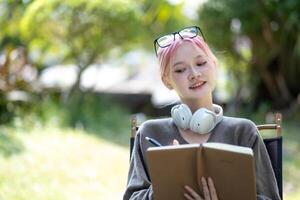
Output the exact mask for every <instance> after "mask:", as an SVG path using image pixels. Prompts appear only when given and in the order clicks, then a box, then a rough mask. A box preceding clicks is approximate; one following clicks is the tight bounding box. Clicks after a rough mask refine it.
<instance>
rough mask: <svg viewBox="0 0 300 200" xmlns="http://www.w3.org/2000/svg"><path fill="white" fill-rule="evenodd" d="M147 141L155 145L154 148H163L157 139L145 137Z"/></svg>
mask: <svg viewBox="0 0 300 200" xmlns="http://www.w3.org/2000/svg"><path fill="white" fill-rule="evenodd" d="M145 139H146V140H147V141H148V142H150V143H151V144H153V145H154V146H157V147H160V146H162V145H161V144H160V143H159V142H157V141H156V140H155V139H153V138H149V137H145Z"/></svg>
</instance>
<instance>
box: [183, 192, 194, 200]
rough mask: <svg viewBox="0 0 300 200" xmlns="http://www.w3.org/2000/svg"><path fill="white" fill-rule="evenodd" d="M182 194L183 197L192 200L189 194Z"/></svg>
mask: <svg viewBox="0 0 300 200" xmlns="http://www.w3.org/2000/svg"><path fill="white" fill-rule="evenodd" d="M183 195H184V197H185V198H186V199H188V200H194V199H193V198H192V197H191V196H190V195H189V194H187V193H184V194H183Z"/></svg>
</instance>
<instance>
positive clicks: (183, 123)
mask: <svg viewBox="0 0 300 200" xmlns="http://www.w3.org/2000/svg"><path fill="white" fill-rule="evenodd" d="M171 116H172V118H173V120H174V123H175V124H176V125H177V126H178V127H180V128H182V129H188V128H189V127H190V119H191V117H192V111H191V110H190V108H189V107H188V106H187V105H185V104H180V105H176V106H174V107H173V108H172V110H171Z"/></svg>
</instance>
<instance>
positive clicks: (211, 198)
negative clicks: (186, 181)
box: [184, 177, 218, 200]
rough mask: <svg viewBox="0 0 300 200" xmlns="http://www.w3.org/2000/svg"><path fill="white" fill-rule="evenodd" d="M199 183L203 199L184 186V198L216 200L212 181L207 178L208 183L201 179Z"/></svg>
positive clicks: (190, 199) (189, 199)
mask: <svg viewBox="0 0 300 200" xmlns="http://www.w3.org/2000/svg"><path fill="white" fill-rule="evenodd" d="M201 182H202V186H203V193H204V198H203V197H201V196H200V195H199V194H198V193H197V192H195V190H193V189H192V188H191V187H189V186H187V185H186V186H184V188H185V189H186V191H187V193H184V196H185V198H186V199H188V200H218V196H217V192H216V188H215V185H214V182H213V180H212V179H211V178H210V177H209V178H208V181H206V179H205V178H204V177H202V178H201Z"/></svg>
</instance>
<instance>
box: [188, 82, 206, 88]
mask: <svg viewBox="0 0 300 200" xmlns="http://www.w3.org/2000/svg"><path fill="white" fill-rule="evenodd" d="M205 83H206V81H200V82H197V83H195V84H193V85H191V86H190V87H189V89H191V90H195V89H199V88H201V87H202V86H203V85H204V84H205Z"/></svg>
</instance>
